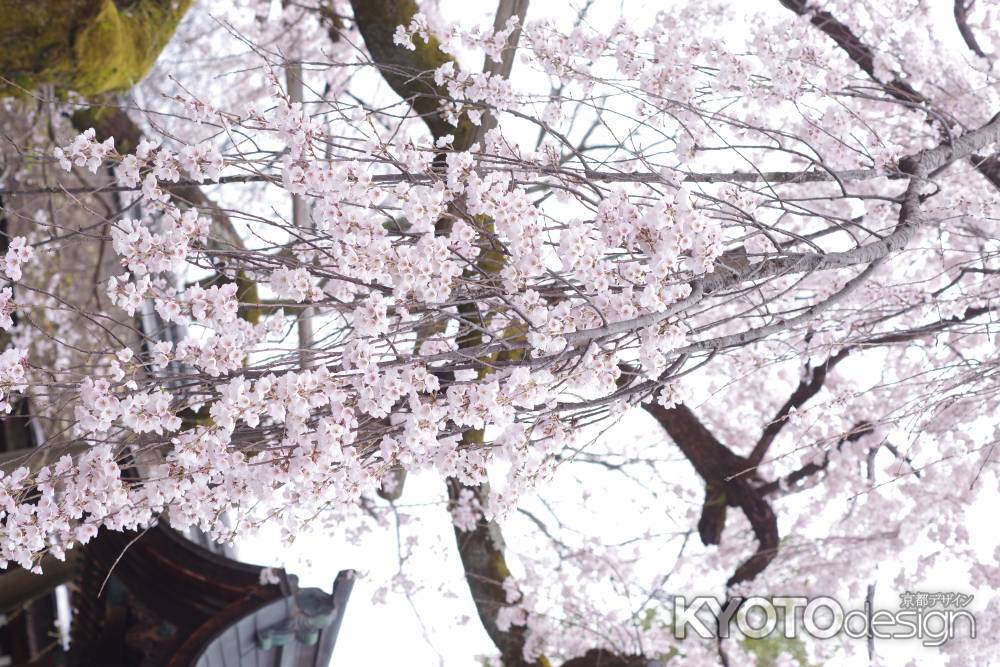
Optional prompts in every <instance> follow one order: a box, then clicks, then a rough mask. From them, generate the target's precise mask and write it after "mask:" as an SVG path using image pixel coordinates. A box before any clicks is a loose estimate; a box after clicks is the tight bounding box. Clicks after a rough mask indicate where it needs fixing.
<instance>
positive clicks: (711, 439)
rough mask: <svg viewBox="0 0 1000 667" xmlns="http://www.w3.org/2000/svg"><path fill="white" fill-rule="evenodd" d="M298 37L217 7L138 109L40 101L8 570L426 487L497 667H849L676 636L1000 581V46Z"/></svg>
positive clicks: (359, 8)
mask: <svg viewBox="0 0 1000 667" xmlns="http://www.w3.org/2000/svg"><path fill="white" fill-rule="evenodd" d="M140 4H141V3H140ZM274 4H275V3H270V2H245V3H240V6H239V7H235V6H233V3H216V4H215V5H212V4H211V3H207V5H208V6H200V5H196V7H195V8H194V9H192V10H190V12H189V14H188V16H187V18H186V19H185V21H184V22H183V23H182V24H181V26H180V28H179V29H178V33H177V35H176V36H175V37H174V39H173V41H172V42H171V43H170V44H169V45H168V46H167V47H166V51H165V54H164V55H163V57H162V58H161V60H160V63H159V64H158V65H157V66H156V68H155V69H154V70H153V72H152V73H151V74H150V76H149V78H147V79H146V80H145V81H143V82H142V83H141V84H139V85H136V86H135V87H134V88H132V89H131V92H129V93H128V94H125V93H124V92H122V91H121V88H122V86H121V84H118V83H115V84H114V85H111V84H109V85H110V86H111V88H109V89H108V90H111V92H108V90H105V89H104V87H102V86H98V85H94V84H92V83H91V85H90V87H89V88H84V87H82V86H80V85H75V87H74V84H75V80H72V79H69V80H65V79H59V80H51V81H48V82H47V81H46V80H45V77H44V74H45V73H44V72H42V75H40V78H38V79H35V80H32V81H31V87H29V86H28V84H27V83H25V82H23V81H22V82H21V83H20V84H18V85H16V86H11V87H10V88H9V89H8V90H5V91H4V92H5V93H7V94H9V95H10V97H8V98H7V99H6V100H5V101H4V102H3V104H4V105H5V106H4V111H3V119H2V121H0V122H2V123H3V124H4V136H5V137H6V139H5V143H4V146H3V148H2V151H3V153H2V159H3V163H2V165H0V166H2V172H0V173H2V181H0V196H2V198H3V205H4V209H3V214H4V225H5V229H4V232H5V234H6V236H5V239H4V246H3V247H2V248H0V251H2V253H4V259H3V265H2V270H3V274H4V280H5V286H4V287H3V289H2V290H0V327H3V329H4V336H5V338H6V340H5V343H4V344H5V349H4V351H3V352H2V354H0V390H2V404H0V406H2V407H3V408H4V409H5V410H6V412H7V417H6V421H7V427H6V431H9V432H11V433H13V432H15V431H17V432H19V433H21V434H22V435H21V437H23V438H27V439H28V441H30V444H32V445H34V446H33V447H32V448H31V449H22V450H18V451H16V452H15V456H12V457H10V456H9V457H8V458H7V459H6V460H5V461H4V463H3V473H2V476H0V564H2V563H6V564H7V565H8V566H10V567H15V566H19V567H22V568H26V569H33V570H35V571H43V570H44V564H45V562H46V561H45V559H46V558H53V557H54V558H57V559H62V558H64V557H65V556H66V554H67V551H69V550H71V549H73V548H77V547H79V546H80V545H83V544H86V543H87V542H88V541H89V540H90V539H92V538H93V537H94V536H95V535H96V534H97V533H98V531H99V530H101V529H107V530H124V529H130V530H140V531H141V530H142V529H144V528H146V527H148V526H149V525H151V524H152V523H153V522H155V521H158V520H167V521H169V522H170V524H171V525H173V526H175V527H177V528H181V529H183V528H187V527H198V528H200V529H202V530H204V531H206V532H208V533H209V534H210V535H212V536H213V537H214V538H216V539H218V540H221V541H231V540H233V539H236V538H238V537H239V536H241V535H247V534H252V533H254V532H255V531H258V530H259V529H261V528H262V527H263V526H266V525H271V524H277V525H280V526H281V528H282V531H283V533H284V534H285V535H286V536H288V537H289V538H292V537H294V536H295V535H296V534H298V533H299V532H301V531H305V530H309V529H316V528H321V529H324V530H327V529H331V530H332V529H333V528H334V527H336V528H337V529H338V530H349V531H357V532H358V534H360V533H361V532H363V531H366V530H383V529H387V528H388V525H389V523H390V519H391V517H393V516H395V517H396V520H397V521H398V518H399V514H400V512H402V513H404V514H405V513H406V510H405V508H403V507H402V506H401V504H402V500H404V499H405V497H406V492H407V478H408V477H410V476H412V475H423V476H427V475H431V476H434V477H435V478H436V479H438V480H440V482H439V483H440V503H439V505H440V508H439V509H438V510H437V511H440V512H442V513H445V512H447V513H449V514H450V517H451V519H452V522H453V525H454V534H455V544H454V545H452V546H451V547H450V548H451V549H453V550H454V549H456V548H457V554H458V560H457V562H460V564H461V568H462V571H461V572H456V573H455V575H456V576H458V577H461V576H463V575H464V579H465V581H466V582H467V584H468V585H467V593H468V594H469V595H470V596H471V601H472V603H473V604H474V608H475V611H476V614H477V615H478V620H479V621H480V622H481V624H482V626H483V628H484V629H485V632H486V634H487V635H488V637H489V639H490V640H491V642H492V645H493V648H494V649H495V653H494V654H493V655H491V656H489V657H488V660H490V661H491V664H503V665H556V664H561V665H564V666H565V667H585V666H590V665H595V666H596V665H605V666H608V665H621V666H632V665H650V664H661V663H662V662H663V661H666V660H669V661H670V664H692V665H703V664H719V663H720V662H721V663H723V664H744V663H748V662H749V661H751V660H754V659H756V660H757V661H758V664H781V665H794V664H801V665H805V664H809V663H808V661H809V660H815V661H817V662H819V661H822V660H824V659H827V658H831V657H837V656H843V655H848V654H850V651H851V650H852V649H851V648H850V646H847V645H846V644H848V643H849V642H847V641H846V640H845V641H844V642H838V641H827V642H819V641H806V640H796V641H793V642H786V643H785V644H774V643H771V644H766V643H763V642H758V643H755V642H748V641H744V642H740V641H737V640H735V639H725V640H724V639H709V640H704V641H702V640H699V639H698V638H691V637H688V638H686V639H683V640H680V639H678V638H677V637H676V636H675V630H676V628H675V624H674V622H673V620H672V619H671V617H670V614H669V606H668V603H667V601H668V600H669V599H670V597H671V596H672V595H676V594H690V593H691V592H694V591H697V592H702V593H710V594H713V595H717V596H720V597H724V598H726V599H733V598H736V597H738V596H747V595H769V594H791V593H795V594H802V595H809V594H812V595H834V594H837V595H844V596H848V597H849V598H850V599H855V600H859V599H860V600H861V601H864V600H865V599H866V596H867V599H868V601H869V602H870V601H871V599H872V595H873V592H872V591H873V584H872V582H873V581H874V579H875V577H876V571H877V570H879V569H880V568H881V570H882V574H885V571H886V569H887V568H888V570H890V571H891V572H890V575H891V576H892V577H894V578H895V579H894V581H895V583H896V586H897V588H898V589H899V590H900V591H903V590H908V589H912V588H913V587H915V586H917V585H918V584H919V583H920V582H921V581H923V580H924V577H925V576H926V575H927V573H928V572H930V571H931V569H932V568H933V567H934V566H935V565H936V564H940V562H941V559H942V553H943V551H944V550H945V549H947V550H948V552H949V557H950V558H952V559H954V560H957V561H958V562H962V563H965V564H967V565H968V566H969V567H968V569H969V572H968V576H969V580H970V582H971V585H972V586H975V587H985V588H989V587H993V588H995V587H996V586H997V585H998V584H1000V569H998V567H997V565H996V561H997V555H1000V552H995V553H993V554H991V555H990V557H991V558H992V562H990V561H986V562H983V557H982V555H981V554H980V553H979V552H980V551H981V549H982V544H983V539H985V538H987V537H988V536H983V535H977V532H978V533H981V532H983V531H984V530H986V528H985V527H984V526H982V525H979V524H977V523H976V522H974V521H972V520H971V518H970V514H969V513H968V510H969V508H970V507H972V506H973V505H974V503H976V502H977V499H981V498H987V499H988V498H995V497H996V493H997V482H998V479H997V474H996V472H997V468H996V463H995V462H996V457H995V454H994V451H993V450H994V446H995V443H996V435H995V434H996V420H995V418H993V415H994V413H995V412H996V410H997V409H998V407H1000V400H998V397H1000V394H998V391H997V389H998V388H1000V384H998V383H997V382H994V377H993V376H994V373H995V372H996V370H997V366H996V358H995V357H996V355H995V342H994V341H995V337H996V335H997V330H996V327H995V326H994V324H993V321H994V317H995V312H994V309H995V308H996V299H997V296H998V294H997V289H998V285H1000V283H998V282H997V275H998V274H1000V264H998V262H997V253H998V250H1000V247H998V242H997V240H996V236H997V235H996V234H995V233H994V232H990V231H989V230H990V229H991V225H992V224H995V223H996V222H997V220H998V218H1000V191H998V188H1000V155H998V154H997V152H996V151H997V142H998V141H1000V95H998V93H997V89H996V86H997V82H998V80H997V66H996V62H997V49H998V48H1000V44H997V43H995V42H994V41H993V38H992V32H991V29H990V27H989V26H990V21H991V20H996V19H997V18H998V17H997V13H998V11H997V8H996V7H993V6H991V5H989V3H985V2H982V3H978V4H976V3H973V2H969V1H967V0H956V2H955V3H954V5H953V6H952V5H951V4H950V3H926V2H919V1H918V0H894V1H893V2H888V3H869V2H862V3H853V2H851V3H847V2H834V1H832V0H831V1H829V2H805V1H804V0H803V1H798V0H780V1H779V2H773V3H770V4H773V5H774V6H773V7H772V6H770V4H768V3H752V6H745V5H744V4H743V3H726V2H710V3H704V2H699V3H687V2H674V3H661V4H662V6H661V7H660V8H659V11H656V12H655V13H654V14H652V15H650V16H645V15H644V18H643V19H642V20H638V19H637V18H636V16H637V14H633V13H632V11H631V10H630V9H629V8H628V7H626V8H625V9H622V10H621V11H620V12H618V9H617V7H618V3H602V2H600V1H599V0H595V1H592V2H591V1H588V2H586V3H580V4H579V5H575V4H571V3H566V4H564V3H554V5H553V6H536V5H540V4H541V3H536V4H533V5H532V6H531V7H530V8H529V6H528V5H529V3H528V1H527V0H499V2H498V3H496V4H497V6H496V7H493V6H492V5H491V6H490V8H489V9H490V11H491V12H492V11H493V10H494V9H495V16H492V17H490V20H489V21H486V22H485V23H484V24H481V25H480V24H477V23H476V21H474V20H471V19H470V20H468V21H466V20H463V21H461V22H454V21H449V20H447V19H446V17H447V14H446V11H448V10H454V7H452V6H451V5H446V3H443V2H442V3H441V6H439V5H438V3H435V2H429V1H427V2H421V3H415V2H413V0H352V1H351V2H346V1H341V0H338V1H336V2H317V3H308V2H306V3H290V2H289V3H282V6H281V7H278V6H272V5H274ZM945 4H947V7H946V6H945ZM555 5H558V7H556V6H555ZM605 5H607V6H605ZM758 5H760V6H758ZM184 8H186V5H184ZM184 8H181V9H180V11H183V9H184ZM636 11H638V10H636ZM615 12H617V13H615ZM612 13H614V15H613V16H612ZM609 16H610V17H611V18H610V19H609ZM490 21H492V22H490ZM0 30H2V28H0ZM223 45H226V46H223ZM227 49H228V50H227ZM206 63H207V64H206ZM14 81H15V82H16V81H17V79H16V78H15V79H14ZM87 81H90V82H92V81H93V79H92V78H88V79H87ZM220 81H221V82H222V83H220ZM80 93H84V94H89V97H84V96H82V95H81V94H80ZM622 429H624V430H622ZM629 429H631V432H632V433H635V432H637V431H638V432H642V433H643V437H642V438H639V439H636V438H629V437H612V436H609V435H607V434H614V433H625V432H627V431H628V430H629ZM650 433H652V434H654V435H653V436H649V437H647V435H648V434H650ZM602 434H603V435H602ZM11 437H13V436H11ZM571 480H572V481H571ZM592 515H593V517H597V516H598V515H605V516H610V517H611V518H612V520H613V521H614V520H617V521H618V522H620V523H621V524H623V525H625V527H626V529H627V530H632V531H633V532H634V533H635V535H633V536H631V537H624V538H623V539H621V540H618V539H617V538H612V537H611V533H612V532H615V531H616V530H617V528H616V527H613V526H612V527H611V528H606V529H602V530H603V531H604V532H601V531H598V532H591V533H587V532H586V531H587V530H588V528H593V527H595V526H597V525H600V521H598V519H597V518H588V517H591V516H592ZM588 524H590V525H588ZM397 529H398V526H397ZM419 532H420V531H419V528H415V529H414V536H415V537H419ZM698 543H700V545H699V544H698ZM904 553H906V554H909V555H908V556H907V557H905V558H902V557H901V556H899V555H901V554H904ZM894 559H896V560H894ZM401 571H402V566H401ZM421 576H422V573H420V572H407V573H406V576H404V577H401V578H400V579H398V580H397V581H396V582H395V583H394V584H393V585H394V586H396V588H397V589H399V590H404V589H405V588H406V587H407V586H410V585H413V581H419V579H420V577H421ZM706 582H707V583H706ZM994 610H995V603H994ZM994 616H995V615H994ZM980 623H981V625H980V628H979V634H981V635H982V636H983V637H987V636H990V630H989V627H988V626H987V624H988V623H993V624H994V625H993V626H990V627H992V629H993V631H994V633H995V631H996V626H995V623H996V621H995V620H988V619H987V618H986V617H985V616H980ZM806 639H807V640H808V638H806ZM855 643H856V642H855ZM988 643H989V642H988V641H980V642H976V641H969V642H960V641H957V640H956V641H954V642H950V643H949V644H947V645H946V646H945V649H946V651H947V652H948V657H949V659H951V660H954V661H955V664H985V662H982V661H984V660H986V659H987V658H986V656H988V655H989V647H988V646H987V645H986V644H988ZM856 648H857V647H855V649H856ZM859 650H860V651H861V653H862V654H866V655H867V657H868V659H869V660H871V661H872V662H873V663H874V662H875V661H877V660H878V659H879V656H878V651H877V650H876V647H874V645H873V644H872V643H871V642H869V643H868V644H867V645H863V646H861V648H860V649H859ZM767 651H771V652H772V653H767ZM657 660H659V661H661V663H654V661H657ZM768 661H770V662H768Z"/></svg>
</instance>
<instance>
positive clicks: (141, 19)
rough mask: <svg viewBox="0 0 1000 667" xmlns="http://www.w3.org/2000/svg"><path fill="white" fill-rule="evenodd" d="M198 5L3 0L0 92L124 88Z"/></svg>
mask: <svg viewBox="0 0 1000 667" xmlns="http://www.w3.org/2000/svg"><path fill="white" fill-rule="evenodd" d="M191 1H192V0H136V1H134V2H131V3H128V5H127V6H119V5H125V4H126V3H124V2H119V3H116V2H115V1H114V0H35V1H32V2H24V1H23V0H0V76H2V77H3V79H5V80H4V81H0V95H20V94H23V93H24V92H26V91H30V90H33V89H34V88H37V87H38V86H40V85H43V84H51V85H53V86H55V88H56V90H57V91H59V92H60V93H64V92H68V91H75V92H78V93H80V94H83V95H95V94H98V93H103V92H108V91H114V90H125V89H128V88H130V87H131V86H133V85H134V84H135V83H137V82H138V81H139V80H140V79H142V77H143V76H145V75H146V73H147V72H148V71H149V69H150V68H151V67H152V66H153V63H154V62H155V61H156V58H157V56H158V55H159V54H160V51H161V50H162V49H163V47H164V46H166V44H167V42H168V41H169V40H170V37H171V36H172V35H173V33H174V30H175V29H176V27H177V24H178V23H179V22H180V20H181V18H182V17H183V16H184V13H185V12H186V11H187V10H188V8H189V7H190V6H191Z"/></svg>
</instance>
